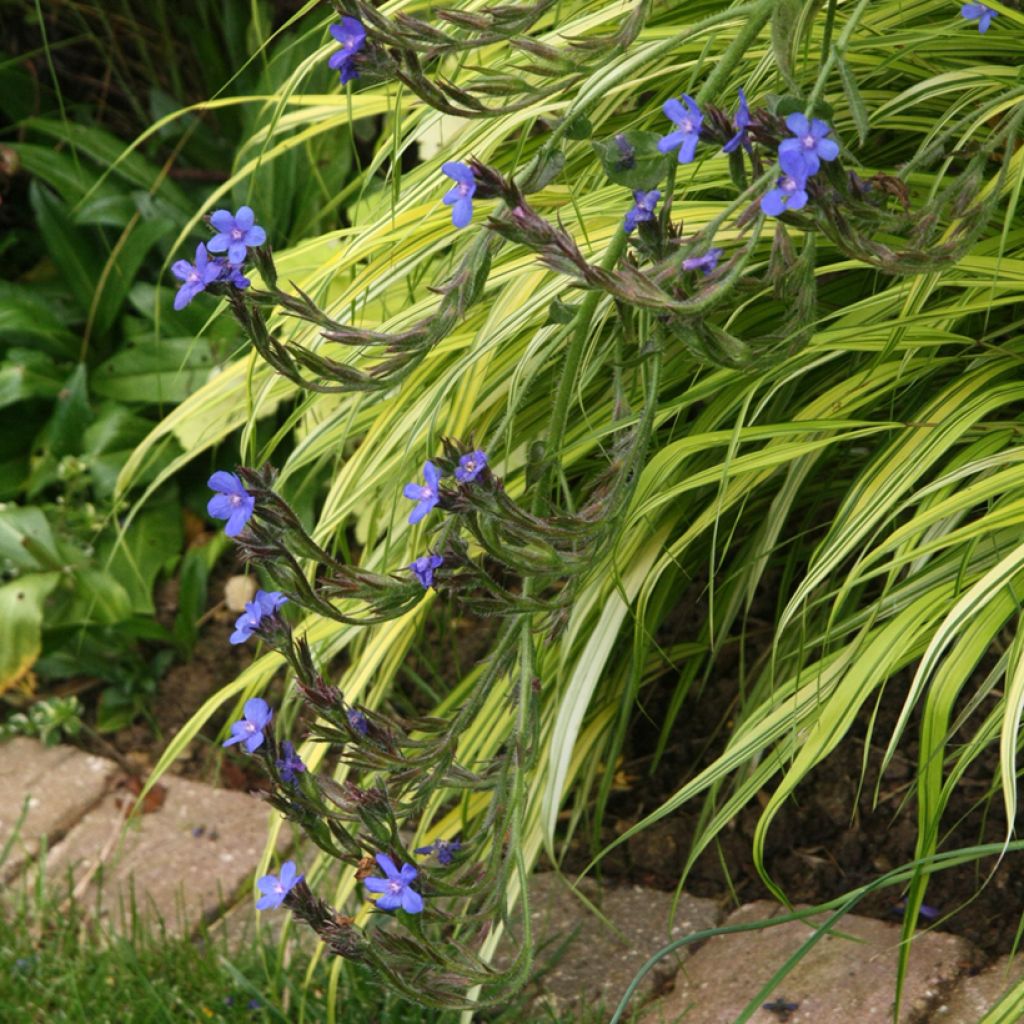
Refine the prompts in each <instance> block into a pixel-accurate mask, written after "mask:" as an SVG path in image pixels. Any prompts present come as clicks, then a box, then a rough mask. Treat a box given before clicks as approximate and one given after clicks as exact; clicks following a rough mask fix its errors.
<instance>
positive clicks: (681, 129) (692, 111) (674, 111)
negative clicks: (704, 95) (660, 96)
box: [658, 93, 704, 164]
mask: <svg viewBox="0 0 1024 1024" xmlns="http://www.w3.org/2000/svg"><path fill="white" fill-rule="evenodd" d="M683 99H684V100H685V101H686V106H685V107H684V106H683V104H682V103H680V102H679V100H677V99H671V100H665V102H664V103H663V104H662V107H661V109H662V110H663V111H664V113H665V116H666V117H667V118H668V119H669V120H670V121H671V122H672V123H673V124H674V125H675V126H676V130H675V131H674V132H669V133H668V135H665V136H663V137H662V139H661V140H660V141H659V142H658V150H659V152H661V153H671V152H672V150H673V149H676V148H677V147H678V149H679V162H680V163H681V164H688V163H689V162H690V161H691V160H692V159H693V156H694V153H696V151H697V139H698V138H699V137H700V126H701V123H702V122H703V120H704V118H703V117H702V116H701V112H700V107H698V106H697V104H696V102H695V101H694V100H693V99H692V98H691V97H689V96H687V95H686V94H685V93H683Z"/></svg>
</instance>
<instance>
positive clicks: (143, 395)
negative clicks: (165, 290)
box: [92, 334, 214, 404]
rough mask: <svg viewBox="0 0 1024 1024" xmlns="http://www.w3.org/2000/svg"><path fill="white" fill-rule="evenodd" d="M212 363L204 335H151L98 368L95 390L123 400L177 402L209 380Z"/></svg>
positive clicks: (107, 396)
mask: <svg viewBox="0 0 1024 1024" xmlns="http://www.w3.org/2000/svg"><path fill="white" fill-rule="evenodd" d="M213 366H214V362H213V356H212V355H211V353H210V345H209V342H208V341H207V340H206V339H205V338H160V339H157V338H156V337H155V336H154V335H152V334H150V335H147V336H146V339H145V340H144V341H142V342H133V343H132V344H130V345H128V346H127V347H126V348H124V349H122V350H121V351H120V352H118V353H117V354H116V355H114V356H112V357H111V358H110V359H108V360H107V361H106V362H105V363H102V364H101V365H100V366H98V367H96V370H95V371H94V373H93V383H92V389H93V392H94V393H95V394H97V395H101V396H103V397H104V398H114V399H118V400H119V401H122V402H148V403H153V404H158V403H177V402H181V401H183V400H184V399H186V398H187V397H188V396H189V395H190V394H192V392H193V391H196V390H197V389H198V388H199V387H201V386H202V385H203V384H204V383H205V382H206V380H207V378H208V377H209V376H210V371H211V370H212V369H213Z"/></svg>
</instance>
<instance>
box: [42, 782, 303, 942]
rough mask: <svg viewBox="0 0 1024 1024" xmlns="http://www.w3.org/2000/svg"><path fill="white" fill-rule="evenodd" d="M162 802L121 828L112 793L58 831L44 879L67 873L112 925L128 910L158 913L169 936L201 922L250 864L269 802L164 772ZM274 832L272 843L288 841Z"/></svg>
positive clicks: (126, 920) (233, 890)
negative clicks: (64, 830)
mask: <svg viewBox="0 0 1024 1024" xmlns="http://www.w3.org/2000/svg"><path fill="white" fill-rule="evenodd" d="M162 781H163V784H164V785H165V786H166V787H167V793H166V798H165V800H164V803H163V805H162V806H161V807H160V808H159V809H158V810H157V811H155V812H154V813H152V814H143V815H140V816H138V817H136V818H133V819H132V821H131V822H129V824H128V827H127V829H122V824H123V814H124V812H123V810H122V809H121V808H120V807H119V806H118V803H119V801H118V799H117V798H116V797H115V796H114V795H110V796H108V797H106V798H105V799H104V801H103V803H102V804H101V805H100V806H99V807H97V808H96V809H95V810H93V811H92V812H91V813H90V814H88V815H87V816H86V817H85V818H84V819H83V820H82V821H81V822H79V824H78V825H76V826H75V827H74V828H73V829H71V831H70V832H68V834H67V836H66V837H65V839H64V840H63V841H62V842H61V843H59V844H58V845H57V846H56V847H54V849H53V850H52V852H51V854H50V856H49V858H48V859H47V872H48V874H49V876H50V877H51V878H61V879H62V880H63V879H64V878H66V877H67V875H68V872H70V875H71V879H72V883H73V886H74V890H75V892H76V893H77V894H79V895H80V898H81V899H82V900H83V902H84V903H85V905H86V906H87V907H90V906H91V907H96V908H97V910H98V912H99V915H100V917H101V918H104V919H106V920H107V922H108V923H109V924H110V925H111V926H112V927H114V928H115V929H124V928H126V927H127V926H129V925H130V921H131V911H132V908H133V907H134V910H135V911H136V912H137V913H138V914H139V915H140V916H141V917H143V918H147V919H150V920H152V919H153V918H157V917H158V918H160V919H162V920H163V922H164V925H165V927H166V928H167V929H168V931H169V932H171V933H173V934H184V933H185V932H187V931H189V930H191V929H192V928H194V927H195V926H196V925H197V924H198V923H199V922H200V921H201V920H210V919H211V918H212V917H214V916H215V915H216V914H217V912H218V911H219V910H220V909H221V908H222V907H223V906H224V905H225V904H226V903H227V902H229V901H231V900H232V899H233V898H234V897H235V895H236V894H238V893H239V892H240V891H241V890H242V889H243V886H244V885H245V884H246V883H247V881H248V880H249V879H250V877H251V876H252V874H253V872H254V871H255V870H256V868H257V866H258V865H259V861H260V857H261V855H262V853H263V849H264V846H265V844H266V840H267V827H268V822H269V814H270V808H269V807H268V805H267V804H265V803H263V802H262V801H261V800H258V799H256V798H255V797H252V796H249V795H247V794H245V793H238V792H232V791H229V790H224V789H213V788H212V787H210V786H204V785H202V784H200V783H197V782H190V781H189V780H187V779H181V778H175V777H173V776H165V777H164V779H163V780H162ZM290 838H291V837H290V834H289V833H287V832H286V831H283V832H282V834H281V840H280V849H282V850H283V849H285V848H286V847H287V844H288V843H289V842H290Z"/></svg>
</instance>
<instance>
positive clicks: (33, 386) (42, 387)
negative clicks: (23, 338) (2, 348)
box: [0, 348, 61, 409]
mask: <svg viewBox="0 0 1024 1024" xmlns="http://www.w3.org/2000/svg"><path fill="white" fill-rule="evenodd" d="M60 389H61V375H60V373H59V371H58V370H57V367H56V366H54V364H53V360H52V359H51V358H50V357H49V356H47V355H46V354H45V353H43V352H34V351H32V350H31V349H21V348H18V349H11V350H10V351H9V352H8V358H7V359H5V360H4V361H3V362H2V363H0V409H3V408H5V407H6V406H8V405H14V404H15V403H16V402H24V401H26V400H28V399H32V398H56V397H57V395H58V394H59V393H60Z"/></svg>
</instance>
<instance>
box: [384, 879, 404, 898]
mask: <svg viewBox="0 0 1024 1024" xmlns="http://www.w3.org/2000/svg"><path fill="white" fill-rule="evenodd" d="M402 888H403V886H402V883H401V882H400V881H399V880H398V879H397V878H396V879H394V880H392V881H390V882H388V892H389V893H391V895H392V896H397V895H398V894H399V893H400V892H401V891H402Z"/></svg>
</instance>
